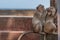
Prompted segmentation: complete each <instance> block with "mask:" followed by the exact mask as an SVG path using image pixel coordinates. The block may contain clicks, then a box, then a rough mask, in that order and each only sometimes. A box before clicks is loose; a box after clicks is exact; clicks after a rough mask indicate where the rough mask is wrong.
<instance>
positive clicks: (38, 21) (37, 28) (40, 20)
mask: <svg viewBox="0 0 60 40" xmlns="http://www.w3.org/2000/svg"><path fill="white" fill-rule="evenodd" d="M45 16H46V11H45V8H44V6H43V5H41V4H40V5H38V6H37V8H36V12H35V14H34V16H33V19H32V24H33V32H35V33H40V32H42V27H43V24H44V23H45Z"/></svg>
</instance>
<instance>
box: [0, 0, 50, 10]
mask: <svg viewBox="0 0 60 40" xmlns="http://www.w3.org/2000/svg"><path fill="white" fill-rule="evenodd" d="M39 4H43V5H44V6H45V8H46V7H49V6H50V0H0V9H35V8H36V6H37V5H39Z"/></svg>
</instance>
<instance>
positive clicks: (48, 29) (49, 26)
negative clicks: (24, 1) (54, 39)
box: [44, 7, 56, 33]
mask: <svg viewBox="0 0 60 40" xmlns="http://www.w3.org/2000/svg"><path fill="white" fill-rule="evenodd" d="M46 11H47V15H46V18H45V24H44V32H45V33H55V30H56V25H55V24H54V16H55V12H56V10H55V8H54V7H49V8H47V9H46Z"/></svg>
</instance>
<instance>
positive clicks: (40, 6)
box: [36, 4, 45, 12]
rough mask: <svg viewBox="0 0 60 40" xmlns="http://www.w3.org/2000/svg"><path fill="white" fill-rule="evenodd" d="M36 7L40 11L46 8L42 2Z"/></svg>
mask: <svg viewBox="0 0 60 40" xmlns="http://www.w3.org/2000/svg"><path fill="white" fill-rule="evenodd" d="M36 9H37V11H39V12H43V11H44V10H45V8H44V6H43V5H41V4H40V5H38V6H37V8H36Z"/></svg>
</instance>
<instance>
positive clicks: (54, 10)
mask: <svg viewBox="0 0 60 40" xmlns="http://www.w3.org/2000/svg"><path fill="white" fill-rule="evenodd" d="M50 10H51V12H52V15H54V14H55V13H56V9H55V8H54V7H50Z"/></svg>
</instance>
